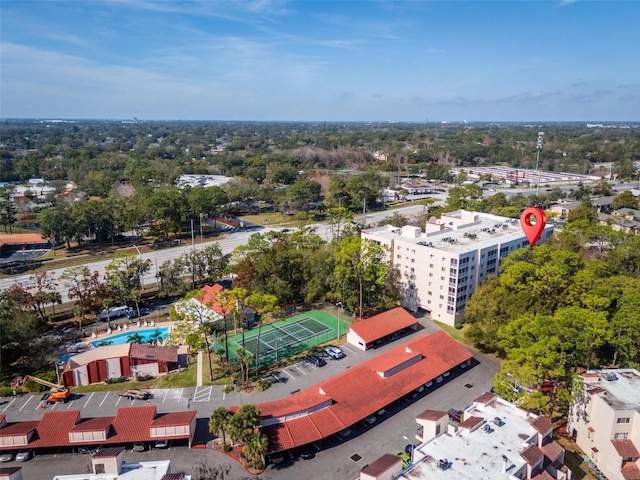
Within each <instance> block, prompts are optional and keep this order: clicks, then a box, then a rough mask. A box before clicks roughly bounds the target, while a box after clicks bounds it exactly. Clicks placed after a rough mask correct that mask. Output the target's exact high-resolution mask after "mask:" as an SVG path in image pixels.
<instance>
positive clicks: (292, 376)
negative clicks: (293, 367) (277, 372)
mask: <svg viewBox="0 0 640 480" xmlns="http://www.w3.org/2000/svg"><path fill="white" fill-rule="evenodd" d="M282 371H283V372H284V373H286V374H287V375H289V376H290V377H291V378H292V379H294V380H295V379H296V377H294V376H293V375H291V374H290V373H289V372H287V371H286V370H282Z"/></svg>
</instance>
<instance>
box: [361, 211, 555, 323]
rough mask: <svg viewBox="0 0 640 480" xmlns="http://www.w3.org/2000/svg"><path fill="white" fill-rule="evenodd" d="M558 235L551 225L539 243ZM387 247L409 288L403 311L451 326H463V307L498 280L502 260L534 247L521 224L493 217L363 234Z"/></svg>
mask: <svg viewBox="0 0 640 480" xmlns="http://www.w3.org/2000/svg"><path fill="white" fill-rule="evenodd" d="M552 235H553V226H552V225H547V226H545V228H544V231H543V232H542V235H541V236H540V240H539V241H538V243H542V242H544V241H546V240H548V239H549V238H550V237H551V236H552ZM362 238H363V239H367V240H371V241H373V242H375V243H377V244H378V245H382V246H384V247H385V248H386V249H387V251H388V254H389V257H390V260H391V262H392V263H393V266H394V267H396V268H397V269H398V270H400V273H401V275H402V278H403V281H404V283H405V285H406V288H405V289H404V298H403V301H402V305H403V306H404V307H406V308H408V309H409V310H412V311H416V310H417V309H418V308H421V309H424V310H426V311H427V312H428V313H429V314H430V315H431V317H432V318H433V319H435V320H439V321H442V322H444V323H447V324H449V325H454V324H455V323H461V322H462V321H463V320H464V306H465V303H466V301H467V300H468V299H469V298H470V297H471V295H472V294H473V292H474V291H475V290H476V288H477V286H478V285H479V284H480V283H482V282H483V281H484V280H486V279H487V277H488V276H489V275H491V274H493V275H497V273H498V265H499V262H500V259H501V258H502V257H504V256H506V255H508V254H509V253H511V252H513V251H514V250H517V249H519V248H522V247H525V246H528V245H529V241H528V240H527V238H526V236H525V234H524V232H523V231H522V228H521V226H520V221H519V220H518V219H513V218H507V217H501V216H498V215H491V214H488V213H478V212H468V211H465V210H459V211H457V212H450V213H443V214H442V215H441V217H440V219H437V220H436V219H431V220H429V221H428V222H427V223H426V226H425V232H424V233H423V232H422V229H421V228H420V227H415V226H404V227H401V228H399V227H393V226H391V225H387V226H384V227H378V228H369V229H366V230H363V231H362Z"/></svg>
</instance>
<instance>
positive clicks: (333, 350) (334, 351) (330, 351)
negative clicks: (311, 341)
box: [324, 347, 346, 360]
mask: <svg viewBox="0 0 640 480" xmlns="http://www.w3.org/2000/svg"><path fill="white" fill-rule="evenodd" d="M324 352H325V353H326V354H327V355H329V356H330V357H332V358H335V359H336V360H338V359H339V358H343V357H345V356H346V355H345V354H344V352H343V351H342V350H340V349H339V348H338V347H327V348H325V349H324Z"/></svg>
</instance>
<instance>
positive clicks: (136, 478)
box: [53, 460, 191, 480]
mask: <svg viewBox="0 0 640 480" xmlns="http://www.w3.org/2000/svg"><path fill="white" fill-rule="evenodd" d="M170 465H171V462H170V461H169V460H151V461H148V462H132V463H123V464H122V466H121V468H120V474H113V473H97V474H95V473H79V474H72V475H58V476H55V477H53V480H161V479H162V477H163V476H164V475H166V474H167V473H170V472H171V468H170ZM187 478H191V477H190V476H187Z"/></svg>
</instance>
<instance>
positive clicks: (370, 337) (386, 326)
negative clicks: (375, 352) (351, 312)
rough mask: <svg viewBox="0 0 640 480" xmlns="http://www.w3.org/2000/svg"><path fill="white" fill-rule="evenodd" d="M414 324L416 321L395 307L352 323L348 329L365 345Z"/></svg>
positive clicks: (402, 309) (403, 310)
mask: <svg viewBox="0 0 640 480" xmlns="http://www.w3.org/2000/svg"><path fill="white" fill-rule="evenodd" d="M416 323H418V320H416V319H415V318H414V317H413V315H411V314H410V313H409V312H407V311H406V310H405V309H404V308H402V307H396V308H393V309H391V310H387V311H386V312H383V313H380V314H378V315H374V316H373V317H371V318H367V319H366V320H362V321H361V322H357V323H354V324H353V325H351V326H350V327H349V329H350V330H351V331H352V332H354V333H355V334H356V335H358V336H359V337H360V338H361V339H362V340H363V341H364V342H365V343H370V342H374V341H376V340H378V339H380V338H382V337H384V336H386V335H390V334H392V333H394V332H397V331H398V330H402V329H403V328H406V327H410V326H412V325H415V324H416Z"/></svg>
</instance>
